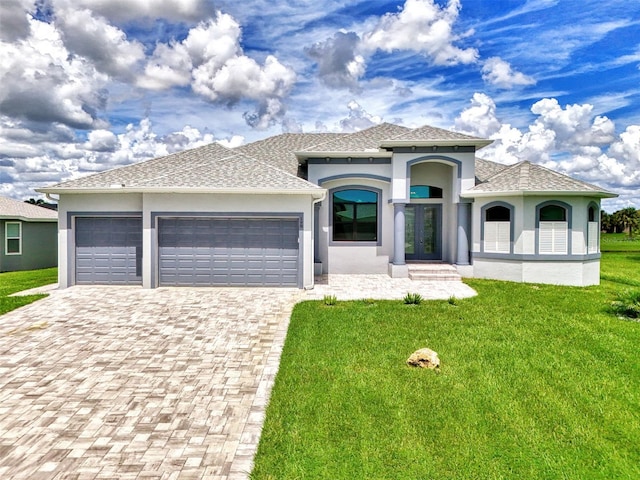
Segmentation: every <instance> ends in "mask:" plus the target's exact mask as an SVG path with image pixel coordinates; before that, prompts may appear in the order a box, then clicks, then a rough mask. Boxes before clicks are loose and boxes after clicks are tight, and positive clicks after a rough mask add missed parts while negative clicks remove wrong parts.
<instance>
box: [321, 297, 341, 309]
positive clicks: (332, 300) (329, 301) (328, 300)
mask: <svg viewBox="0 0 640 480" xmlns="http://www.w3.org/2000/svg"><path fill="white" fill-rule="evenodd" d="M322 302H323V303H324V304H325V305H327V306H329V307H332V306H334V305H335V304H336V303H338V298H337V297H336V296H335V295H325V296H324V297H323V298H322Z"/></svg>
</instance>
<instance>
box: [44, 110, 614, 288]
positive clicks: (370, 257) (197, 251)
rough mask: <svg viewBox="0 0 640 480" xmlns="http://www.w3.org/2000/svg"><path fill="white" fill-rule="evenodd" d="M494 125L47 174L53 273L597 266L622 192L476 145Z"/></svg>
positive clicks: (570, 276)
mask: <svg viewBox="0 0 640 480" xmlns="http://www.w3.org/2000/svg"><path fill="white" fill-rule="evenodd" d="M490 143H491V141H490V140H486V139H482V138H476V137H471V136H467V135H462V134H459V133H455V132H450V131H446V130H442V129H438V128H432V127H428V126H427V127H422V128H418V129H409V128H406V127H402V126H398V125H392V124H387V123H385V124H381V125H377V126H374V127H372V128H369V129H367V130H363V131H360V132H357V133H352V134H282V135H276V136H273V137H269V138H266V139H264V140H261V141H257V142H254V143H250V144H247V145H244V146H242V147H238V148H236V149H227V148H225V147H222V146H221V145H218V144H211V145H207V146H204V147H200V148H196V149H193V150H188V151H185V152H180V153H175V154H172V155H168V156H166V157H162V158H156V159H151V160H148V161H145V162H141V163H137V164H134V165H129V166H126V167H121V168H117V169H113V170H109V171H106V172H102V173H98V174H94V175H90V176H87V177H84V178H79V179H76V180H71V181H68V182H64V183H61V184H58V185H54V186H51V187H48V188H43V189H40V191H41V192H44V193H47V194H57V195H59V258H60V285H61V286H62V287H65V286H70V285H75V284H103V283H104V284H140V285H143V286H144V287H147V288H154V287H157V286H163V285H198V286H209V285H247V286H261V285H274V286H294V287H300V288H310V287H312V286H313V283H314V275H315V274H318V273H320V272H322V273H328V274H337V273H349V274H362V273H377V274H388V275H390V276H392V277H405V276H408V275H409V268H410V266H411V264H413V263H418V262H440V263H445V264H451V265H453V266H455V268H456V269H457V270H458V272H460V274H462V275H463V276H467V277H482V278H494V279H502V280H513V281H524V282H542V283H555V284H567V285H591V284H597V283H598V282H599V266H600V254H599V243H598V237H599V216H600V201H601V199H602V198H607V197H614V196H616V195H615V194H613V193H610V192H608V191H605V190H603V189H602V188H600V187H597V186H595V185H591V184H588V183H585V182H582V181H579V180H575V179H573V178H570V177H567V176H565V175H562V174H559V173H557V172H554V171H551V170H548V169H546V168H543V167H541V166H538V165H536V164H533V163H529V162H521V163H518V164H516V165H511V166H505V165H502V164H499V163H495V162H489V161H486V160H482V159H480V158H478V156H477V151H478V150H480V149H481V148H483V147H485V146H487V145H488V144H490Z"/></svg>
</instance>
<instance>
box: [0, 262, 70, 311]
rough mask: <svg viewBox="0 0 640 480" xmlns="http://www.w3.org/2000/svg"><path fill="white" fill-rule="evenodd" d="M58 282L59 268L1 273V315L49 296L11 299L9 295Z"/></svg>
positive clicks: (28, 296)
mask: <svg viewBox="0 0 640 480" xmlns="http://www.w3.org/2000/svg"><path fill="white" fill-rule="evenodd" d="M57 281H58V269H57V268H45V269H42V270H28V271H23V272H5V273H0V315H3V314H5V313H7V312H10V311H11V310H15V309H16V308H19V307H22V306H24V305H28V304H29V303H32V302H35V301H36V300H39V299H41V298H44V297H46V296H47V295H26V296H20V297H9V296H8V295H10V294H12V293H16V292H21V291H23V290H28V289H30V288H35V287H41V286H43V285H48V284H51V283H56V282H57Z"/></svg>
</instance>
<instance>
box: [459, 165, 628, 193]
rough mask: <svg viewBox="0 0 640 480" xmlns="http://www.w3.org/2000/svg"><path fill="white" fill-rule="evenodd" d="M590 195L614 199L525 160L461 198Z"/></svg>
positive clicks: (507, 168)
mask: <svg viewBox="0 0 640 480" xmlns="http://www.w3.org/2000/svg"><path fill="white" fill-rule="evenodd" d="M558 193H559V194H565V195H590V196H594V197H601V198H611V197H617V194H615V193H612V192H609V191H607V190H605V189H603V188H601V187H598V186H597V185H593V184H591V183H587V182H583V181H581V180H576V179H575V178H571V177H569V176H567V175H563V174H561V173H558V172H554V171H553V170H549V169H548V168H545V167H543V166H541V165H536V164H535V163H531V162H528V161H524V162H520V163H516V164H515V165H511V166H509V167H506V168H504V169H502V170H500V171H498V172H497V173H496V174H494V175H492V176H490V177H489V178H488V179H486V180H485V181H484V182H483V183H480V184H478V185H476V186H475V187H473V188H471V189H470V190H468V191H467V192H465V193H463V194H462V196H464V197H476V196H478V197H479V196H491V195H527V194H528V195H537V194H538V195H541V194H558Z"/></svg>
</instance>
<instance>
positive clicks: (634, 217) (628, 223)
mask: <svg viewBox="0 0 640 480" xmlns="http://www.w3.org/2000/svg"><path fill="white" fill-rule="evenodd" d="M616 213H619V214H620V215H619V216H620V221H621V223H622V225H623V228H624V229H625V230H627V229H628V230H629V238H631V237H633V231H634V230H635V229H637V228H638V225H639V224H640V215H639V214H638V210H636V209H635V208H633V207H627V208H623V209H622V210H619V211H618V212H616Z"/></svg>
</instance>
